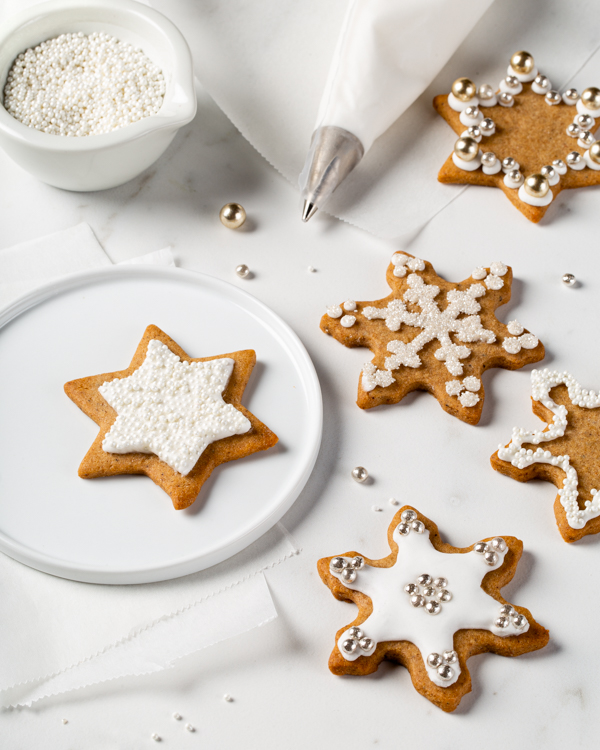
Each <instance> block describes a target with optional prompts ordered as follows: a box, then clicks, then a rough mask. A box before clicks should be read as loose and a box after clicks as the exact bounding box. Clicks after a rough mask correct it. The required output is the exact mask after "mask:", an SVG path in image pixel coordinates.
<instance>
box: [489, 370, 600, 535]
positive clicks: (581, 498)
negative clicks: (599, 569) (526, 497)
mask: <svg viewBox="0 0 600 750" xmlns="http://www.w3.org/2000/svg"><path fill="white" fill-rule="evenodd" d="M531 386H532V397H531V399H532V402H533V413H534V414H536V415H537V416H538V417H539V418H540V419H542V420H544V421H545V422H546V423H547V424H546V427H545V428H544V429H543V430H532V431H529V430H524V429H522V428H516V429H515V430H513V437H512V440H511V442H510V443H509V444H508V445H507V446H503V445H500V446H499V447H498V450H497V451H496V453H494V455H493V456H492V458H491V462H492V466H493V467H494V469H496V471H499V472H501V473H502V474H506V475H507V476H509V477H512V478H513V479H517V480H518V481H519V482H527V481H529V480H530V479H533V478H538V479H545V480H546V481H548V482H552V483H553V484H555V485H556V486H557V487H558V488H559V491H558V495H557V497H556V500H555V502H554V515H555V517H556V523H557V524H558V528H559V530H560V533H561V534H562V537H563V539H564V540H565V541H566V542H575V541H577V540H578V539H581V537H583V536H586V535H587V534H597V533H598V532H600V396H599V395H598V394H597V393H595V392H594V391H588V390H586V389H584V388H582V387H581V386H580V385H579V383H578V382H577V381H576V380H575V378H574V377H573V376H572V375H569V374H568V373H566V372H556V371H550V370H533V372H532V373H531ZM551 393H552V396H551V395H550V394H551Z"/></svg>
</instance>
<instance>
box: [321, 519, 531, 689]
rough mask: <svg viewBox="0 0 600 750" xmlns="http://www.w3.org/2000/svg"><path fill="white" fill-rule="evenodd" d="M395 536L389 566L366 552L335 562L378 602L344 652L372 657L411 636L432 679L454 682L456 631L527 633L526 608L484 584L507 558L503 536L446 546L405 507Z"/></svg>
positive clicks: (343, 643) (347, 582)
mask: <svg viewBox="0 0 600 750" xmlns="http://www.w3.org/2000/svg"><path fill="white" fill-rule="evenodd" d="M393 539H394V541H395V542H396V544H397V545H398V555H397V558H396V561H395V563H394V564H393V565H392V566H391V567H389V568H383V567H375V566H371V565H369V564H368V563H366V562H365V560H364V558H362V557H360V556H357V557H354V558H347V557H334V558H332V560H331V562H330V568H329V569H330V572H331V573H332V575H334V576H335V577H336V578H337V579H338V580H340V581H341V582H342V583H343V585H344V586H346V587H348V588H349V589H352V590H353V591H360V592H362V593H363V594H365V595H366V596H368V597H369V598H370V600H371V602H372V604H373V611H372V613H371V614H370V615H369V617H368V618H367V619H366V620H365V621H364V622H363V623H361V624H360V625H359V626H353V627H351V628H348V629H347V630H345V631H344V632H343V633H342V634H341V636H340V637H339V638H338V641H337V647H338V649H339V651H340V653H341V654H342V656H343V657H344V659H346V660H347V661H354V660H355V659H358V658H359V657H360V656H370V655H371V654H373V652H374V651H375V649H376V648H377V644H378V643H382V642H385V641H402V640H406V641H410V642H411V643H413V644H414V645H415V646H416V647H417V648H418V649H419V651H420V652H421V656H422V658H423V662H424V664H425V667H426V670H427V675H428V677H429V679H430V680H431V681H432V682H433V683H434V684H436V685H439V686H440V687H449V686H450V685H453V684H454V683H455V682H456V681H457V679H458V677H459V675H460V665H459V663H458V656H457V654H456V652H454V650H453V649H454V634H455V633H456V632H457V631H459V630H463V629H466V628H475V629H483V630H489V631H490V632H492V633H493V634H494V635H498V636H501V637H506V636H513V635H520V634H522V633H526V632H527V630H528V629H529V623H528V621H527V618H526V617H525V616H524V615H521V614H519V613H518V612H517V611H516V610H515V609H514V607H513V606H512V605H510V604H502V603H501V602H498V601H497V600H496V599H494V598H493V597H491V596H490V595H489V594H486V592H485V591H484V590H483V589H482V588H481V581H482V579H483V577H484V576H485V575H486V574H487V573H488V572H489V571H490V570H496V569H497V568H500V567H501V566H502V564H503V563H504V557H505V555H506V553H507V551H508V546H507V544H506V542H505V541H504V539H502V538H501V537H496V538H495V539H493V540H491V541H490V542H478V543H477V544H476V545H475V547H474V548H473V550H471V551H470V552H467V553H462V554H461V553H456V554H452V553H450V554H449V553H443V552H439V551H438V550H436V549H435V547H433V545H432V544H431V542H430V539H429V531H428V530H427V529H426V528H425V525H424V524H423V523H422V522H421V521H419V520H418V518H417V514H416V512H415V511H413V510H405V511H403V513H402V520H401V523H400V524H398V526H397V527H396V529H395V530H394V533H393Z"/></svg>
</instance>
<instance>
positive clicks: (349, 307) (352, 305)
mask: <svg viewBox="0 0 600 750" xmlns="http://www.w3.org/2000/svg"><path fill="white" fill-rule="evenodd" d="M344 310H345V311H346V312H354V311H355V310H356V302H355V301H354V300H353V299H349V300H346V301H345V302H344Z"/></svg>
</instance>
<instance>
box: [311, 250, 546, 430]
mask: <svg viewBox="0 0 600 750" xmlns="http://www.w3.org/2000/svg"><path fill="white" fill-rule="evenodd" d="M387 282H388V284H389V286H390V287H391V289H392V293H391V294H390V295H389V296H387V297H385V298H384V299H380V300H376V301H374V302H356V301H354V300H347V301H346V302H344V303H343V304H342V305H332V306H330V307H328V308H327V312H326V313H325V315H323V317H322V319H321V329H322V330H323V331H324V332H325V333H328V334H329V335H331V336H333V337H334V338H335V339H337V340H338V341H339V342H340V343H342V344H344V345H345V346H349V347H353V346H364V347H367V348H369V349H370V350H371V352H372V353H373V359H372V360H371V361H370V362H368V363H366V364H365V365H364V367H363V370H362V373H361V375H360V378H359V384H358V399H357V404H358V406H360V407H361V409H370V408H371V407H373V406H379V405H380V404H395V403H397V402H398V401H401V400H402V399H403V398H404V397H405V396H406V395H407V394H408V393H410V392H411V391H415V390H424V391H428V392H429V393H431V394H433V395H434V396H435V397H436V398H437V400H438V401H439V403H440V405H441V407H442V408H443V409H444V410H445V411H447V412H448V413H449V414H452V415H453V416H455V417H458V418H459V419H462V420H463V421H464V422H468V423H469V424H477V422H478V421H479V419H480V417H481V411H482V409H483V401H484V390H483V384H482V382H481V376H482V374H483V372H484V371H485V370H487V369H489V368H491V367H504V368H506V369H509V370H516V369H518V368H520V367H523V366H524V365H527V364H531V363H532V362H538V361H539V360H540V359H543V358H544V353H545V352H544V346H543V344H542V343H540V341H539V340H538V338H537V337H536V336H534V335H533V334H532V333H529V331H527V330H526V329H525V328H524V327H523V326H522V325H521V323H519V322H518V321H517V320H511V321H510V322H509V323H508V324H507V325H505V324H504V323H501V322H500V321H499V320H498V319H497V318H496V315H495V310H496V308H497V307H499V306H500V305H503V304H505V303H506V302H508V301H509V299H510V295H511V284H512V269H511V268H510V267H509V266H507V265H505V264H504V263H502V262H499V261H498V262H495V263H492V264H491V265H490V266H489V268H488V267H483V266H478V267H477V268H475V269H473V272H472V274H471V276H470V277H469V278H468V279H465V281H461V282H459V283H456V284H455V283H452V282H449V281H446V280H445V279H442V278H441V277H440V276H438V275H437V274H436V272H435V270H434V269H433V266H432V265H431V263H428V262H427V261H425V260H421V259H420V258H414V257H413V256H411V255H409V254H408V253H401V252H398V253H394V255H393V256H392V262H391V264H390V266H389V267H388V271H387Z"/></svg>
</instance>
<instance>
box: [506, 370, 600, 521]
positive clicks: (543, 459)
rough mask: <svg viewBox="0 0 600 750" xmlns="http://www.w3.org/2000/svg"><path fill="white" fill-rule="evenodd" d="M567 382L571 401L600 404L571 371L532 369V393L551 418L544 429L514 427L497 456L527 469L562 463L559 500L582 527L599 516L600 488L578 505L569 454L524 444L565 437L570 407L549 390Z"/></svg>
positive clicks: (586, 405) (589, 406)
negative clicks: (555, 453) (507, 441)
mask: <svg viewBox="0 0 600 750" xmlns="http://www.w3.org/2000/svg"><path fill="white" fill-rule="evenodd" d="M560 384H564V385H566V386H567V390H568V393H569V398H570V400H571V403H572V404H574V405H575V406H579V407H581V408H583V409H597V408H599V407H600V396H599V395H598V394H597V393H596V392H595V391H588V390H586V389H584V388H582V387H581V386H580V385H579V383H578V382H577V381H576V380H575V378H574V377H573V376H572V375H570V374H569V373H568V372H557V371H556V370H547V369H545V370H533V371H532V373H531V396H532V398H533V400H534V401H539V402H540V403H541V404H543V405H544V406H545V407H546V408H547V409H549V410H550V411H551V412H552V414H553V415H554V417H553V419H552V421H551V422H550V424H549V425H548V427H547V429H544V430H533V431H529V430H524V429H523V428H521V427H515V428H514V429H513V433H512V440H511V442H510V443H509V444H508V445H507V446H506V447H505V446H503V445H499V446H498V457H499V458H500V459H501V460H502V461H508V462H510V463H511V464H512V465H513V466H514V467H515V468H517V469H524V468H526V467H527V466H531V465H532V464H551V465H552V466H559V467H560V468H561V469H562V470H563V471H564V472H565V475H566V476H565V479H564V482H563V489H562V490H559V491H558V495H559V497H560V503H561V505H562V507H563V508H564V510H565V514H566V517H567V523H568V524H569V526H570V527H571V528H572V529H583V527H584V526H585V525H586V523H587V522H588V521H589V520H591V519H592V518H597V517H598V516H600V492H598V490H596V489H593V490H591V495H592V500H586V502H585V507H584V508H583V509H582V508H580V507H579V502H578V497H579V490H578V483H579V480H578V476H577V472H576V470H575V469H574V468H573V467H572V466H571V462H570V457H569V456H553V455H552V454H551V453H550V451H548V450H544V449H543V448H536V449H535V451H534V450H532V449H531V448H530V449H528V450H525V448H523V447H522V446H523V445H524V444H533V445H539V444H540V443H542V444H543V443H550V442H552V440H555V439H556V438H559V437H562V436H563V435H564V434H565V430H566V427H567V422H568V413H569V412H568V409H567V407H566V406H562V405H559V404H557V403H555V401H554V400H553V399H552V398H551V396H550V391H551V390H552V388H554V387H555V386H557V385H560Z"/></svg>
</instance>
